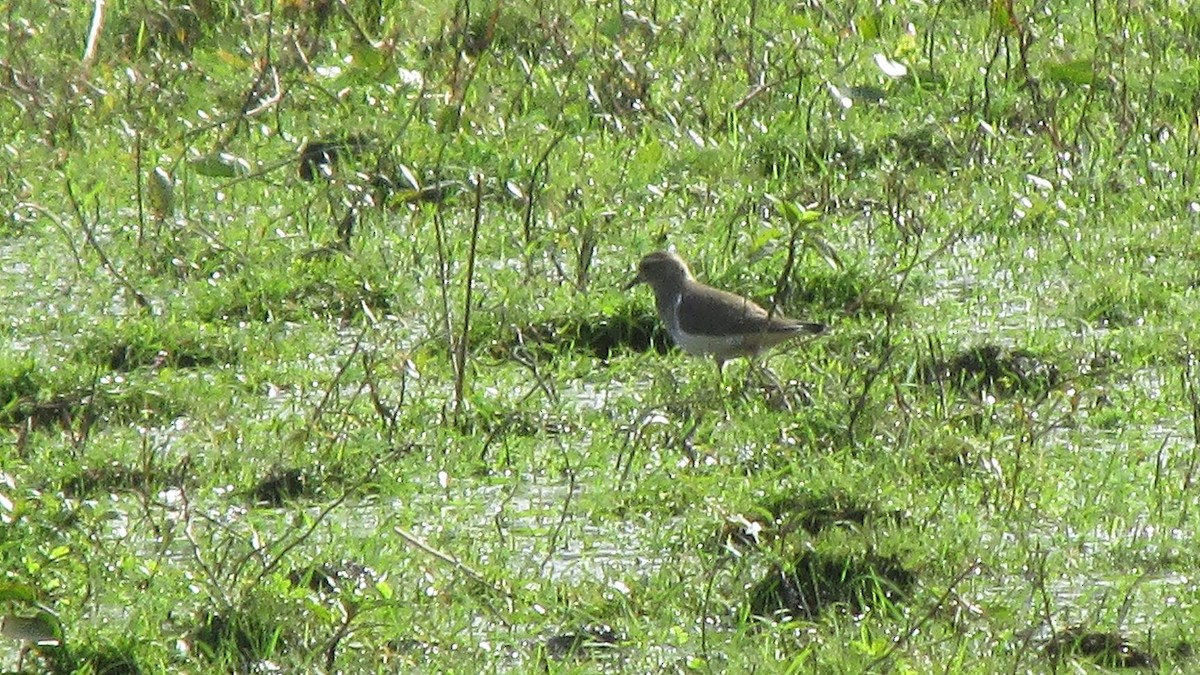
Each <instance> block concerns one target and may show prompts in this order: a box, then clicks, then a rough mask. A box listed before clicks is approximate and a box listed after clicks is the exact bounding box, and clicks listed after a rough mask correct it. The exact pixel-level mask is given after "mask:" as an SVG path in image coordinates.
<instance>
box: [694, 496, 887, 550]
mask: <svg viewBox="0 0 1200 675" xmlns="http://www.w3.org/2000/svg"><path fill="white" fill-rule="evenodd" d="M903 518H904V514H903V513H901V512H900V511H887V510H881V509H879V508H877V507H876V506H874V505H872V504H860V503H857V502H855V501H854V500H853V499H850V498H846V497H843V496H840V495H820V496H817V495H804V496H798V497H792V496H784V497H777V498H775V499H773V500H771V501H768V502H766V503H765V504H763V505H761V506H759V507H757V508H754V509H751V510H750V511H749V513H746V514H738V515H737V516H735V517H733V518H730V519H729V520H728V521H727V522H726V523H725V525H724V526H723V527H722V528H721V530H720V531H719V532H718V533H717V543H718V546H719V547H722V548H727V549H732V550H734V551H738V552H740V551H741V550H743V549H753V548H758V547H761V546H763V545H765V544H767V543H769V542H771V541H775V540H777V539H781V538H786V537H788V536H789V535H791V534H792V533H793V532H795V531H796V530H798V529H799V530H804V531H805V532H808V533H809V534H811V535H814V536H815V535H818V534H820V533H821V532H822V531H824V530H825V529H827V528H829V527H846V528H858V527H862V526H864V525H866V524H867V523H868V522H869V521H875V520H886V521H890V522H899V521H901V520H903Z"/></svg>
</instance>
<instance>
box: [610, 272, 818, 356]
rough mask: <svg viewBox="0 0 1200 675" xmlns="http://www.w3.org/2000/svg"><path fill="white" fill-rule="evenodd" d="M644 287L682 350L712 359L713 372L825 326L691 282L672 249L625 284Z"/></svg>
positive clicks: (689, 274)
mask: <svg viewBox="0 0 1200 675" xmlns="http://www.w3.org/2000/svg"><path fill="white" fill-rule="evenodd" d="M638 284H649V285H650V288H651V289H653V290H654V304H655V306H656V307H657V308H658V318H659V319H661V320H662V322H663V324H664V325H665V326H666V328H667V333H669V334H670V335H671V339H672V340H674V341H675V344H677V345H679V348H680V349H682V350H683V351H685V352H687V353H689V354H694V355H696V356H711V357H713V358H714V359H716V362H717V372H718V373H720V372H721V367H722V366H723V365H724V364H725V362H726V361H727V360H729V359H732V358H737V357H739V356H748V357H751V358H754V357H757V356H758V355H759V354H760V353H761V352H763V351H764V350H766V349H769V348H770V347H773V346H775V345H777V344H779V343H780V342H784V341H785V340H790V339H792V338H795V337H799V336H801V335H820V334H821V333H824V332H826V331H827V330H829V327H828V326H826V325H824V324H820V323H808V322H805V321H797V320H796V319H789V318H787V317H785V316H783V315H782V314H779V313H778V312H776V313H771V312H768V311H767V310H765V309H763V308H762V307H760V306H759V305H758V304H756V303H754V302H753V301H752V300H749V299H747V298H743V297H742V296H740V295H735V294H733V293H729V292H726V291H722V290H719V289H716V288H713V287H711V286H705V285H704V284H702V283H700V282H699V281H696V278H695V277H693V276H692V272H691V270H689V269H688V266H687V263H686V262H684V260H683V258H681V257H679V256H678V255H677V254H676V253H674V252H673V251H657V252H655V253H651V254H650V255H647V256H646V257H644V258H642V261H641V262H640V263H638V273H637V276H636V277H634V278H633V281H630V282H629V284H628V285H626V286H625V289H626V290H629V289H630V288H633V287H634V286H637V285H638Z"/></svg>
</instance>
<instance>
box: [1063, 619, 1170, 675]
mask: <svg viewBox="0 0 1200 675" xmlns="http://www.w3.org/2000/svg"><path fill="white" fill-rule="evenodd" d="M1045 653H1046V656H1048V657H1049V658H1051V659H1054V660H1060V659H1065V658H1072V657H1080V656H1082V657H1087V658H1089V659H1091V660H1093V661H1095V662H1096V663H1098V664H1100V665H1101V666H1104V667H1105V668H1156V667H1158V659H1156V658H1155V657H1154V655H1153V654H1150V653H1149V652H1146V651H1142V650H1140V649H1138V648H1137V647H1134V646H1133V645H1132V644H1131V643H1130V642H1129V640H1127V639H1126V638H1125V636H1123V635H1121V634H1120V633H1115V632H1114V633H1101V632H1097V631H1088V630H1085V629H1084V628H1083V627H1082V626H1072V627H1070V628H1066V629H1063V630H1061V631H1059V632H1058V633H1057V634H1055V636H1054V637H1053V638H1051V639H1050V642H1048V643H1047V644H1046V648H1045Z"/></svg>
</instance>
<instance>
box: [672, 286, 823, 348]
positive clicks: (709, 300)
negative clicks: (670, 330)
mask: <svg viewBox="0 0 1200 675" xmlns="http://www.w3.org/2000/svg"><path fill="white" fill-rule="evenodd" d="M697 286H698V284H697ZM701 288H703V289H704V290H705V292H701V293H696V292H694V291H695V290H698V289H696V288H694V287H693V288H691V289H688V290H691V291H693V292H690V293H684V294H683V298H682V299H681V300H680V303H679V327H680V328H682V329H683V330H684V331H685V332H687V333H692V334H694V335H726V334H748V333H762V332H766V333H793V332H798V331H803V330H804V328H803V325H804V324H801V323H800V322H799V321H796V320H794V319H789V318H787V317H785V316H783V314H782V313H780V312H779V311H778V310H776V311H775V314H774V315H772V316H770V317H769V318H768V314H767V310H765V309H763V308H762V307H760V306H759V305H758V304H757V303H755V302H753V301H751V300H748V299H746V298H743V297H741V296H740V295H734V294H733V293H727V292H725V291H721V290H717V289H715V288H709V287H701Z"/></svg>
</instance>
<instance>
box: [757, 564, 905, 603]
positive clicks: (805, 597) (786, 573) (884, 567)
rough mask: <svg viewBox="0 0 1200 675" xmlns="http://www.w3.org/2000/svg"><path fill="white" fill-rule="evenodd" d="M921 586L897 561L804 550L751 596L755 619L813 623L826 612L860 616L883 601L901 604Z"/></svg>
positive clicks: (768, 576)
mask: <svg viewBox="0 0 1200 675" xmlns="http://www.w3.org/2000/svg"><path fill="white" fill-rule="evenodd" d="M916 581H917V576H916V574H915V573H913V572H911V571H909V570H908V569H905V568H904V566H902V565H901V564H900V562H899V561H898V560H897V559H896V558H894V557H890V556H889V557H883V556H878V555H875V554H873V553H864V554H862V555H857V556H835V555H831V554H827V553H817V552H815V551H805V552H804V553H802V554H801V555H800V556H799V557H798V558H796V559H795V560H794V561H793V562H792V564H791V565H789V566H788V567H787V568H786V569H785V568H782V567H780V566H774V567H773V568H772V569H771V571H770V572H769V573H768V574H767V576H766V577H765V578H763V580H762V581H759V582H758V583H757V584H755V586H754V588H753V589H751V591H750V612H751V614H753V615H754V616H758V617H763V618H768V619H779V618H789V617H790V618H795V619H806V620H811V619H814V618H816V617H817V615H818V614H820V613H821V612H823V611H825V610H826V609H828V608H830V607H834V606H842V607H845V608H846V609H847V610H849V611H850V612H851V613H853V614H856V615H857V614H862V613H864V612H866V611H868V610H870V609H871V608H872V607H874V606H876V605H877V603H880V602H882V601H887V602H898V601H900V600H902V599H903V598H904V597H906V596H907V594H908V591H909V590H910V589H911V588H912V586H913V584H915V583H916Z"/></svg>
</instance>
